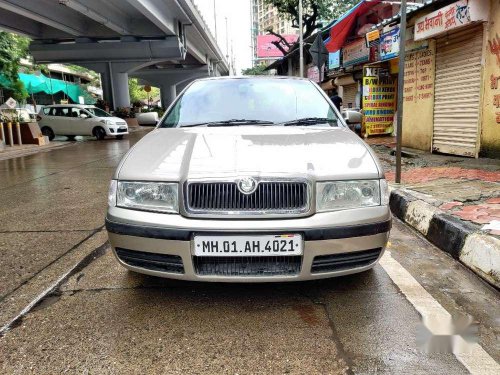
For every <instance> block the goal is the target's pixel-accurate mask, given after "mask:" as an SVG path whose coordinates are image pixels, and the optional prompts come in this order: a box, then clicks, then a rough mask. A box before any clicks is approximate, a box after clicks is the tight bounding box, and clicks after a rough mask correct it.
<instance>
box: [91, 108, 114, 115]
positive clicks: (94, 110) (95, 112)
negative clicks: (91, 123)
mask: <svg viewBox="0 0 500 375" xmlns="http://www.w3.org/2000/svg"><path fill="white" fill-rule="evenodd" d="M85 110H87V111H89V112H90V113H91V114H93V115H94V116H96V117H113V116H112V115H110V114H109V113H108V112H106V111H103V110H102V109H100V108H97V107H87V108H85Z"/></svg>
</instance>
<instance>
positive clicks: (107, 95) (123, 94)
mask: <svg viewBox="0 0 500 375" xmlns="http://www.w3.org/2000/svg"><path fill="white" fill-rule="evenodd" d="M101 84H102V91H103V97H104V100H105V101H107V102H108V103H109V105H110V107H111V109H116V108H118V107H130V94H129V92H128V74H127V73H123V72H121V71H119V70H118V69H116V67H115V66H113V63H106V66H105V69H103V70H102V71H101Z"/></svg>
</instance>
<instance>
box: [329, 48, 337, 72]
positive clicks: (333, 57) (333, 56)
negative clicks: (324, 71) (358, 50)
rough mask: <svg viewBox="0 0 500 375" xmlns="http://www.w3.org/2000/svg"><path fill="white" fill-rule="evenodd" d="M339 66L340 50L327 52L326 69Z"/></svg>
mask: <svg viewBox="0 0 500 375" xmlns="http://www.w3.org/2000/svg"><path fill="white" fill-rule="evenodd" d="M336 68H340V50H338V51H337V52H330V53H329V54H328V69H336Z"/></svg>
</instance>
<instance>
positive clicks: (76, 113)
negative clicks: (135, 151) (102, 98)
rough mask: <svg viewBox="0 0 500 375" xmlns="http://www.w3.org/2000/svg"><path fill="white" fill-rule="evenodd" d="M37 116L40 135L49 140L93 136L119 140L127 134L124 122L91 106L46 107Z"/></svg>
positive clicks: (66, 105)
mask: <svg viewBox="0 0 500 375" xmlns="http://www.w3.org/2000/svg"><path fill="white" fill-rule="evenodd" d="M39 115H40V117H41V120H40V121H39V122H38V123H39V125H40V129H41V131H42V134H43V135H46V136H47V137H49V139H50V140H52V139H54V137H55V136H56V135H66V136H69V137H74V136H76V135H93V136H94V137H96V138H97V139H99V140H101V139H104V137H106V136H107V135H108V136H114V137H116V138H117V139H121V138H123V136H124V135H125V134H128V126H127V123H126V122H125V120H123V119H121V118H118V117H114V116H112V115H110V114H109V113H107V112H105V111H103V110H102V109H100V108H97V107H95V106H92V105H82V104H56V105H48V106H46V107H44V108H42V109H41V110H40V112H39Z"/></svg>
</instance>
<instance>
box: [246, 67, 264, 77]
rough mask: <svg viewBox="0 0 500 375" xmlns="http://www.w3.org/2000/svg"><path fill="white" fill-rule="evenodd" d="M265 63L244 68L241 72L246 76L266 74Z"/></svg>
mask: <svg viewBox="0 0 500 375" xmlns="http://www.w3.org/2000/svg"><path fill="white" fill-rule="evenodd" d="M265 69H266V66H265V65H256V66H254V67H253V68H247V69H242V70H241V74H243V75H244V76H260V75H264V74H266V72H265Z"/></svg>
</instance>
